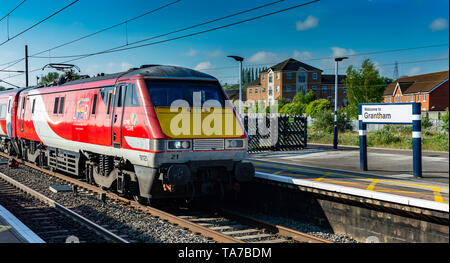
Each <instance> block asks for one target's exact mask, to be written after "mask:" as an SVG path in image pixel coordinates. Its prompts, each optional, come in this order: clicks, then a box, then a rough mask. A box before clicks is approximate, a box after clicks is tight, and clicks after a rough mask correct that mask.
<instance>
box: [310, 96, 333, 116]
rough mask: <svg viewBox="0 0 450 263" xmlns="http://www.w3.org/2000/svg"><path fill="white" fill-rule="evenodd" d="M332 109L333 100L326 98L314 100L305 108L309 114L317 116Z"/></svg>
mask: <svg viewBox="0 0 450 263" xmlns="http://www.w3.org/2000/svg"><path fill="white" fill-rule="evenodd" d="M328 109H331V102H330V101H329V100H325V99H319V100H314V101H312V102H310V103H309V104H308V106H306V108H305V113H306V115H307V116H310V117H312V118H316V117H317V114H318V113H319V112H322V111H324V110H328Z"/></svg>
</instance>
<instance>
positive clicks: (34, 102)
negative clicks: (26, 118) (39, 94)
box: [31, 99, 36, 114]
mask: <svg viewBox="0 0 450 263" xmlns="http://www.w3.org/2000/svg"><path fill="white" fill-rule="evenodd" d="M35 104H36V99H34V100H33V106H31V114H33V113H34V105H35Z"/></svg>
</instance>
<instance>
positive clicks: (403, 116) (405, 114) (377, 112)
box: [361, 104, 413, 124]
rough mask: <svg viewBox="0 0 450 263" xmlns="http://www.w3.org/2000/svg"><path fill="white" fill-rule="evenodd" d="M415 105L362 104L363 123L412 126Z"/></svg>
mask: <svg viewBox="0 0 450 263" xmlns="http://www.w3.org/2000/svg"><path fill="white" fill-rule="evenodd" d="M412 108H413V104H361V117H362V122H363V123H390V124H412V121H413V113H412V112H413V109H412Z"/></svg>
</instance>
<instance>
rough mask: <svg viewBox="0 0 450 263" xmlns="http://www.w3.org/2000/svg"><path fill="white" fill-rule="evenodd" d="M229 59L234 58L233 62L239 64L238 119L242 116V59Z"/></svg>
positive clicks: (235, 57) (236, 57)
mask: <svg viewBox="0 0 450 263" xmlns="http://www.w3.org/2000/svg"><path fill="white" fill-rule="evenodd" d="M228 57H229V58H234V60H236V61H238V62H239V111H238V112H239V117H240V116H241V115H242V61H244V58H243V57H238V56H228Z"/></svg>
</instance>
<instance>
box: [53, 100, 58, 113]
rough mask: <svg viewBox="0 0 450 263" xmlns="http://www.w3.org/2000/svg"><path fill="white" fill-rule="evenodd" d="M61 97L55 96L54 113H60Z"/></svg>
mask: <svg viewBox="0 0 450 263" xmlns="http://www.w3.org/2000/svg"><path fill="white" fill-rule="evenodd" d="M58 105H59V97H56V98H55V104H54V105H53V114H58Z"/></svg>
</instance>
